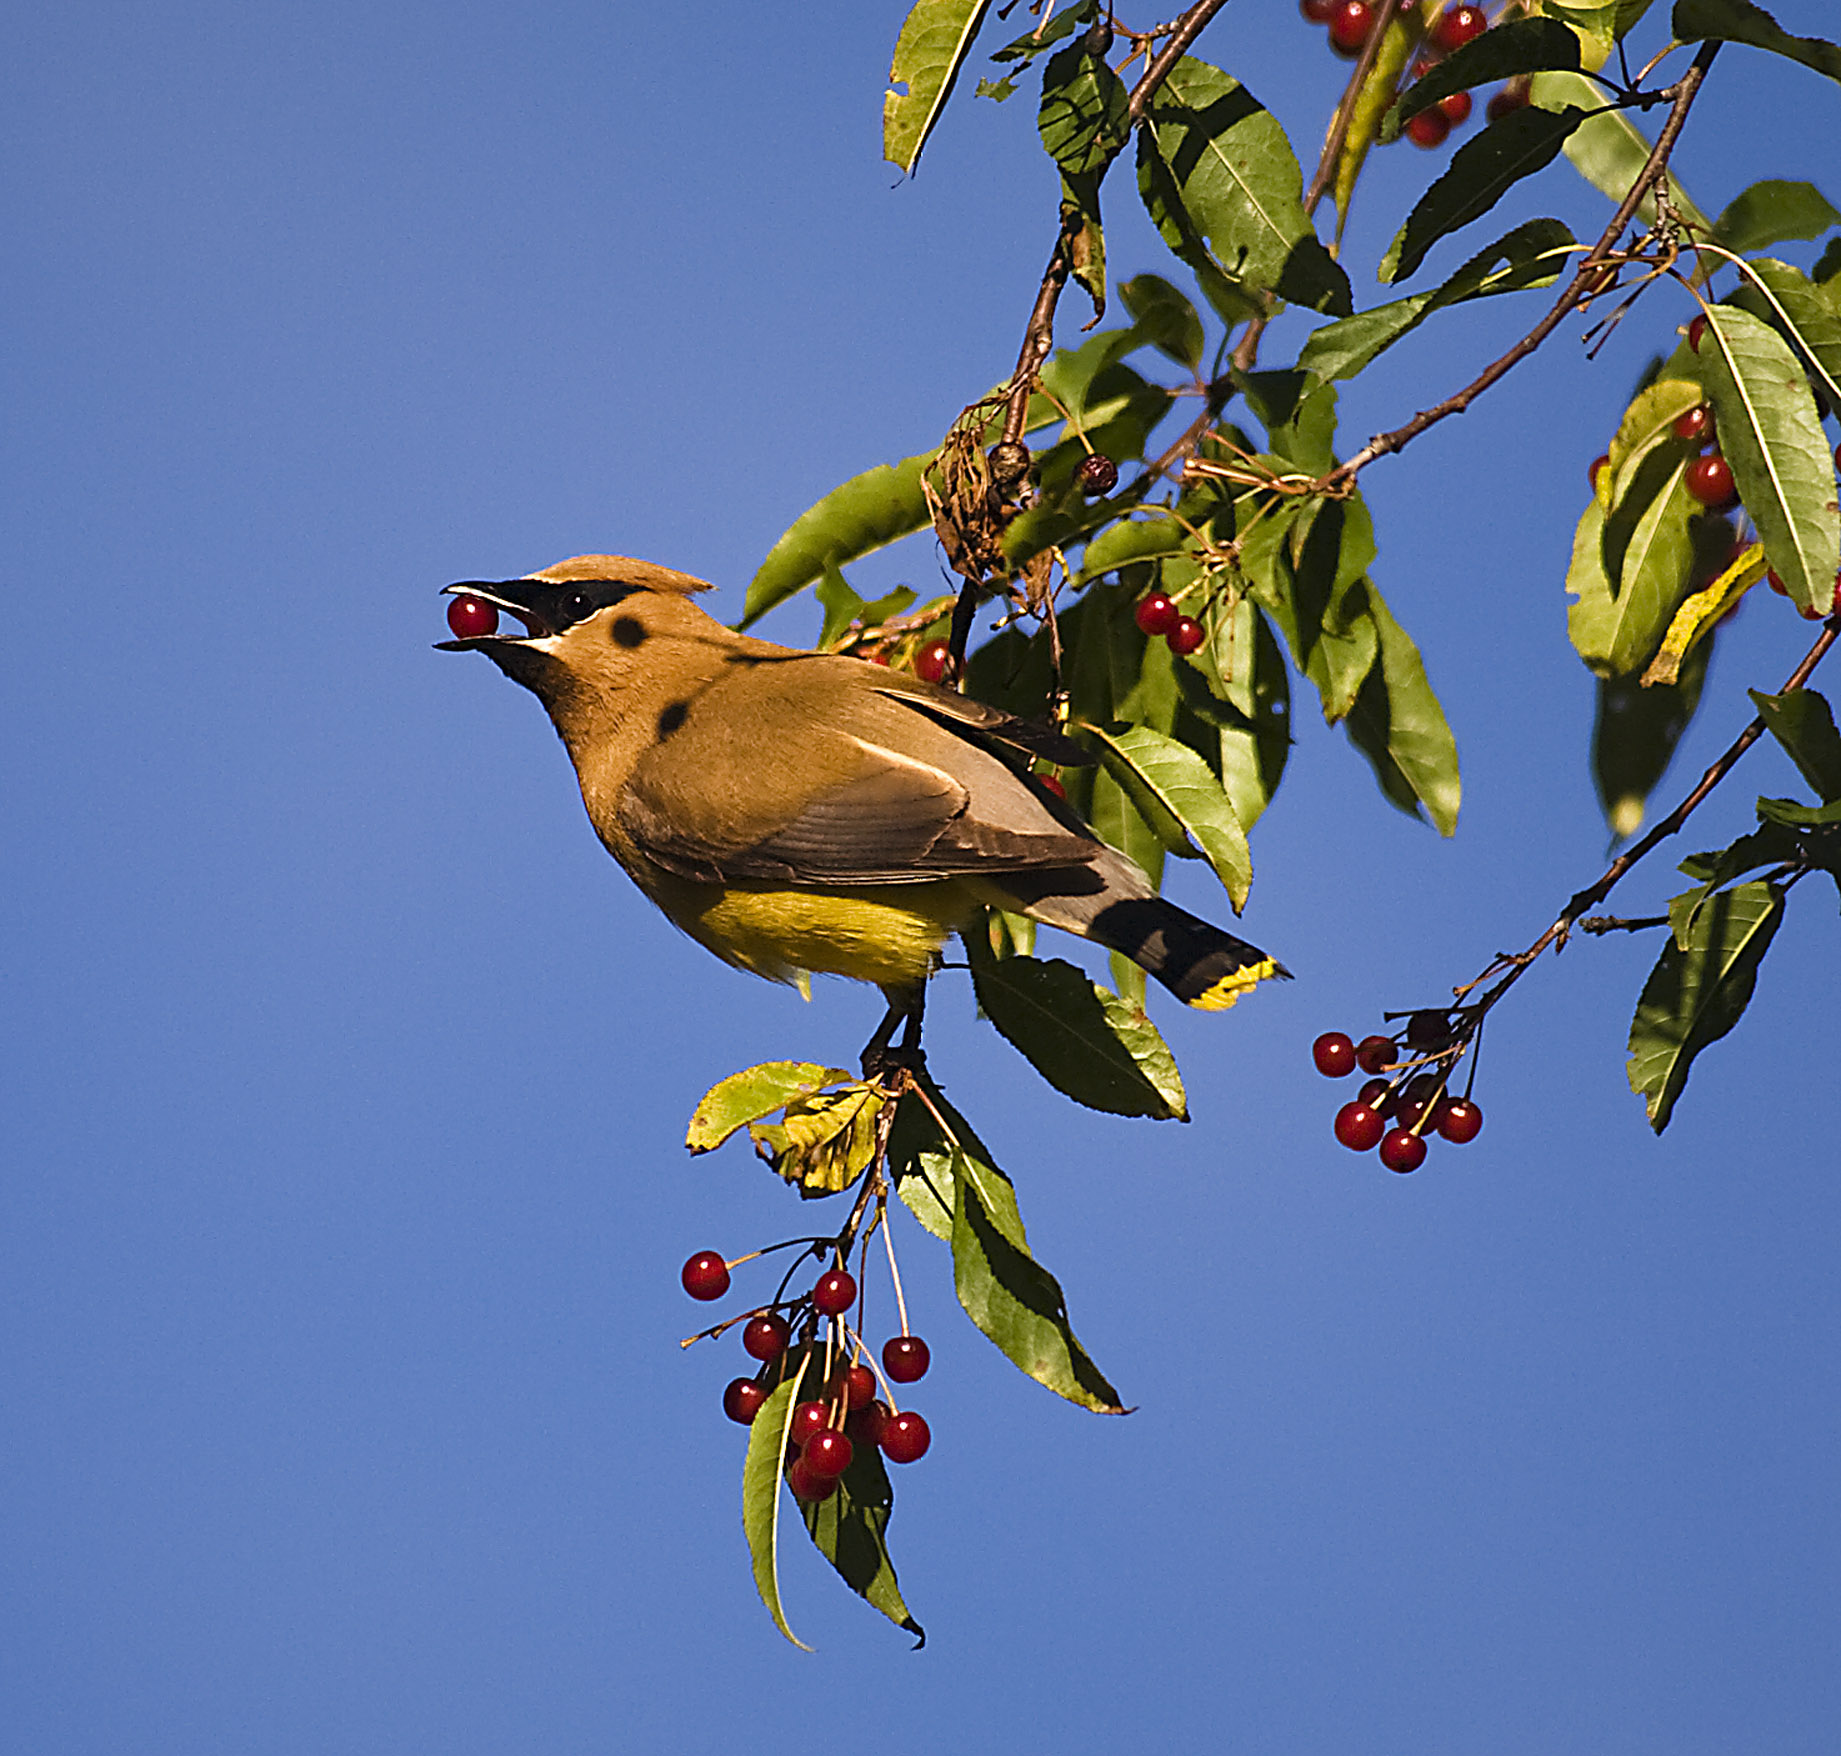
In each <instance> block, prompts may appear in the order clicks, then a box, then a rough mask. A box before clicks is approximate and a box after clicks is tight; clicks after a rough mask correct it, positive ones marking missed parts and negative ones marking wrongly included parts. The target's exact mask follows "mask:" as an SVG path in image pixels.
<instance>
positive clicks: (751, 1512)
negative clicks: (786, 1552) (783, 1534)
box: [742, 1356, 812, 1652]
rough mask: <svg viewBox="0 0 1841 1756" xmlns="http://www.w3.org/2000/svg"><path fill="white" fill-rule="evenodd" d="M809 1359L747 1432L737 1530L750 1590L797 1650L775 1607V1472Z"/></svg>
mask: <svg viewBox="0 0 1841 1756" xmlns="http://www.w3.org/2000/svg"><path fill="white" fill-rule="evenodd" d="M808 1363H809V1356H807V1358H804V1359H801V1360H800V1362H799V1366H798V1369H797V1370H796V1371H795V1372H794V1373H793V1375H792V1376H791V1377H790V1378H788V1379H787V1380H786V1381H785V1382H784V1383H783V1384H781V1385H780V1387H779V1388H778V1389H777V1390H775V1391H774V1393H773V1394H772V1395H771V1396H769V1397H768V1399H767V1400H766V1402H765V1403H763V1404H762V1405H761V1411H760V1413H759V1414H757V1415H756V1416H755V1417H754V1422H753V1424H752V1425H751V1426H750V1427H749V1428H748V1453H747V1456H746V1457H744V1458H743V1460H742V1531H743V1533H744V1534H745V1535H746V1536H747V1538H748V1557H749V1560H750V1561H751V1562H752V1563H753V1567H754V1587H755V1590H756V1591H758V1592H759V1593H760V1594H761V1602H762V1603H764V1604H765V1605H766V1606H767V1613H768V1614H769V1615H770V1616H772V1617H773V1625H774V1626H775V1627H776V1628H778V1629H779V1630H780V1632H781V1633H782V1634H784V1635H785V1636H786V1638H787V1639H788V1640H790V1641H791V1642H792V1643H793V1644H794V1645H795V1646H796V1647H798V1648H799V1649H800V1651H801V1652H810V1651H811V1650H812V1649H811V1648H810V1647H809V1646H807V1645H806V1643H805V1642H804V1641H803V1640H801V1639H800V1638H799V1636H798V1635H797V1634H795V1633H794V1632H793V1631H792V1629H791V1628H790V1627H788V1626H787V1621H786V1612H785V1610H783V1609H782V1608H781V1607H780V1469H781V1459H782V1458H784V1457H785V1456H786V1445H787V1440H788V1438H789V1436H790V1435H791V1433H792V1428H793V1408H794V1406H795V1404H796V1402H797V1400H798V1396H799V1385H800V1383H801V1381H802V1380H803V1379H804V1377H805V1370H806V1366H807V1364H808Z"/></svg>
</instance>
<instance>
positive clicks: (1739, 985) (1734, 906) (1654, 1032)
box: [1629, 881, 1783, 1134]
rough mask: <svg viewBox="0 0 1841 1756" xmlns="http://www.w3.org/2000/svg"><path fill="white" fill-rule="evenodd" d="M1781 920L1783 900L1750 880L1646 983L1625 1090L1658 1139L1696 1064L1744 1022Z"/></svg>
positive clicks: (1722, 900)
mask: <svg viewBox="0 0 1841 1756" xmlns="http://www.w3.org/2000/svg"><path fill="white" fill-rule="evenodd" d="M1782 919H1783V893H1782V891H1780V890H1779V889H1778V888H1777V886H1776V885H1774V884H1768V883H1762V882H1757V881H1754V882H1752V883H1748V884H1739V885H1735V886H1734V887H1733V888H1732V889H1731V890H1722V891H1720V892H1719V893H1718V894H1716V895H1714V896H1711V897H1709V898H1708V899H1707V900H1706V902H1705V903H1704V904H1703V905H1702V907H1701V909H1700V911H1699V913H1698V914H1697V915H1696V916H1695V917H1694V921H1693V924H1692V928H1691V931H1690V933H1689V939H1688V945H1687V948H1686V949H1685V950H1684V949H1683V948H1682V947H1681V946H1679V945H1677V944H1676V943H1675V941H1674V940H1673V938H1671V939H1670V940H1669V941H1668V943H1667V944H1666V945H1665V946H1664V947H1663V949H1662V955H1661V956H1660V957H1659V958H1658V959H1657V960H1656V967H1655V968H1654V969H1653V970H1652V971H1651V972H1650V975H1649V980H1648V981H1647V982H1645V983H1644V984H1643V993H1642V997H1641V998H1640V999H1639V1000H1638V1001H1637V1006H1636V1016H1635V1018H1633V1019H1632V1020H1631V1024H1630V1069H1629V1072H1630V1089H1631V1090H1632V1091H1634V1092H1635V1093H1636V1094H1637V1095H1638V1096H1639V1097H1641V1098H1643V1099H1644V1100H1645V1102H1646V1104H1647V1107H1648V1110H1649V1125H1650V1126H1651V1127H1652V1128H1654V1129H1655V1131H1656V1132H1657V1133H1658V1134H1660V1133H1661V1132H1662V1130H1663V1129H1664V1128H1666V1127H1667V1126H1668V1123H1669V1117H1670V1116H1671V1115H1673V1113H1674V1109H1675V1103H1676V1101H1677V1099H1679V1098H1680V1096H1681V1093H1682V1089H1683V1088H1684V1087H1685V1086H1686V1084H1687V1081H1688V1072H1689V1069H1690V1068H1691V1067H1692V1066H1693V1064H1694V1059H1695V1057H1696V1056H1697V1055H1699V1054H1700V1052H1701V1051H1702V1050H1703V1049H1705V1048H1707V1047H1708V1046H1709V1045H1710V1044H1712V1043H1716V1042H1718V1041H1719V1039H1720V1038H1721V1037H1723V1036H1724V1035H1725V1034H1726V1033H1727V1032H1728V1031H1729V1030H1731V1029H1732V1027H1733V1026H1734V1025H1735V1024H1737V1023H1738V1022H1739V1019H1740V1018H1741V1017H1742V1016H1743V1015H1744V1012H1745V1008H1746V1006H1747V1005H1749V1004H1750V1002H1751V997H1752V989H1753V987H1754V985H1755V984H1756V982H1757V979H1758V965H1759V963H1760V961H1761V960H1762V959H1763V957H1764V954H1765V952H1766V951H1767V950H1768V949H1769V948H1770V943H1771V940H1772V938H1773V937H1774V936H1775V934H1776V932H1777V928H1778V925H1779V924H1780V922H1781V921H1782Z"/></svg>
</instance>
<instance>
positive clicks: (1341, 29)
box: [1298, 0, 1528, 149]
mask: <svg viewBox="0 0 1841 1756" xmlns="http://www.w3.org/2000/svg"><path fill="white" fill-rule="evenodd" d="M1298 10H1299V11H1300V12H1301V13H1303V15H1304V16H1305V17H1306V18H1307V19H1309V20H1310V22H1311V23H1312V24H1321V25H1327V26H1328V27H1329V38H1330V47H1331V48H1332V49H1333V50H1334V51H1335V52H1336V53H1337V54H1338V55H1340V56H1342V58H1343V59H1344V60H1345V61H1353V60H1354V59H1355V58H1356V57H1357V56H1358V55H1359V54H1360V53H1361V52H1362V49H1363V48H1364V47H1365V46H1366V44H1367V42H1368V39H1369V38H1370V37H1371V36H1373V35H1374V27H1375V21H1376V19H1377V18H1378V17H1379V13H1380V9H1379V8H1378V7H1377V6H1375V5H1373V4H1372V3H1371V0H1298ZM1488 29H1489V19H1488V18H1487V17H1486V16H1485V15H1484V11H1483V8H1482V7H1481V6H1447V7H1446V8H1445V9H1444V11H1443V12H1441V13H1440V14H1439V15H1438V17H1437V19H1436V20H1435V21H1434V23H1433V25H1432V28H1431V29H1430V30H1429V31H1427V32H1426V35H1425V41H1424V42H1423V43H1422V44H1421V45H1420V48H1419V58H1418V60H1416V61H1415V62H1414V63H1413V78H1414V79H1416V80H1417V79H1423V78H1424V77H1425V76H1426V74H1427V73H1429V72H1430V71H1431V69H1432V66H1433V64H1434V62H1436V61H1437V60H1438V59H1439V58H1440V57H1441V56H1444V55H1449V54H1450V53H1451V51H1452V50H1453V49H1461V48H1462V47H1463V46H1464V45H1465V44H1466V43H1469V42H1474V41H1475V40H1476V39H1477V38H1478V37H1480V36H1482V34H1483V33H1484V32H1485V31H1486V30H1488ZM1527 102H1528V82H1527V81H1526V80H1525V79H1519V80H1511V81H1510V82H1509V84H1507V85H1505V86H1504V87H1503V88H1502V89H1501V90H1500V91H1499V92H1497V93H1496V94H1495V95H1494V96H1493V97H1492V98H1491V99H1490V100H1489V107H1488V112H1487V113H1488V116H1489V119H1490V120H1491V121H1492V122H1495V121H1499V120H1500V119H1501V118H1502V117H1504V116H1506V115H1507V114H1508V113H1509V112H1510V111H1511V110H1519V109H1522V108H1524V107H1525V106H1526V105H1527ZM1470 111H1471V100H1470V93H1469V92H1467V91H1454V92H1450V93H1448V94H1447V95H1446V96H1444V97H1442V98H1440V99H1439V100H1438V102H1437V103H1435V104H1433V105H1431V106H1430V107H1429V108H1427V109H1424V110H1421V111H1420V112H1419V114H1418V115H1416V116H1414V117H1413V118H1412V120H1411V121H1409V122H1408V123H1407V125H1406V128H1405V130H1404V132H1405V134H1406V137H1407V138H1408V139H1409V140H1411V141H1412V142H1413V144H1414V145H1415V146H1423V147H1426V148H1428V149H1429V148H1431V147H1435V146H1443V145H1444V143H1445V141H1446V140H1447V139H1448V138H1449V137H1450V134H1451V130H1452V129H1453V128H1461V127H1462V126H1463V125H1464V124H1465V123H1466V122H1468V121H1469V120H1470Z"/></svg>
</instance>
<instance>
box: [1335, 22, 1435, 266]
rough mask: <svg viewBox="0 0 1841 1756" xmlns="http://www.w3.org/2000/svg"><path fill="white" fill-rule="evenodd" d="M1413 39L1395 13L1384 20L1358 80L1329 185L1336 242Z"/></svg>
mask: <svg viewBox="0 0 1841 1756" xmlns="http://www.w3.org/2000/svg"><path fill="white" fill-rule="evenodd" d="M1403 10H1404V9H1403ZM1416 36H1417V33H1416V32H1413V31H1408V30H1407V28H1406V26H1405V25H1404V23H1403V22H1402V21H1401V19H1400V17H1399V14H1397V13H1396V14H1395V16H1394V17H1393V18H1392V19H1390V20H1389V21H1388V26H1387V32H1386V34H1385V35H1384V36H1383V37H1382V38H1381V43H1380V47H1379V48H1378V49H1377V50H1376V52H1375V57H1374V61H1373V63H1372V64H1371V65H1370V66H1369V69H1368V76H1367V78H1366V79H1364V80H1363V81H1362V88H1361V90H1360V91H1358V92H1357V93H1356V94H1355V103H1354V105H1353V107H1352V108H1351V109H1350V111H1349V126H1348V131H1347V132H1346V133H1345V134H1344V136H1343V142H1342V149H1341V151H1340V152H1338V153H1337V155H1336V174H1335V176H1334V177H1333V178H1332V179H1331V184H1330V186H1331V189H1332V191H1333V193H1334V196H1335V200H1336V235H1337V238H1338V239H1339V240H1340V238H1341V236H1342V228H1343V226H1345V225H1346V224H1347V223H1348V219H1349V204H1350V202H1351V201H1353V200H1354V199H1355V185H1356V183H1357V182H1358V181H1359V180H1360V177H1361V174H1362V168H1363V167H1364V166H1365V165H1366V164H1367V162H1368V154H1369V152H1370V151H1371V150H1372V149H1373V147H1374V143H1375V142H1376V140H1378V139H1379V138H1380V134H1381V123H1382V120H1383V118H1384V117H1385V116H1386V114H1387V108H1388V105H1389V104H1391V103H1392V102H1393V96H1394V92H1395V90H1396V88H1397V87H1398V86H1399V84H1400V76H1401V75H1402V74H1403V73H1405V71H1406V64H1407V61H1408V60H1409V59H1410V58H1411V56H1412V53H1413V48H1414V43H1415V39H1416Z"/></svg>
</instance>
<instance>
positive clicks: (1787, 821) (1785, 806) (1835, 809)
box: [1758, 799, 1841, 829]
mask: <svg viewBox="0 0 1841 1756" xmlns="http://www.w3.org/2000/svg"><path fill="white" fill-rule="evenodd" d="M1758 815H1759V817H1760V818H1761V819H1762V820H1763V821H1764V822H1766V823H1781V824H1784V825H1786V826H1787V827H1789V828H1791V829H1828V828H1832V827H1833V826H1834V825H1835V824H1838V823H1841V799H1836V800H1835V801H1834V802H1833V803H1832V804H1828V805H1799V804H1798V803H1797V802H1796V800H1794V799H1760V800H1759V801H1758Z"/></svg>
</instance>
